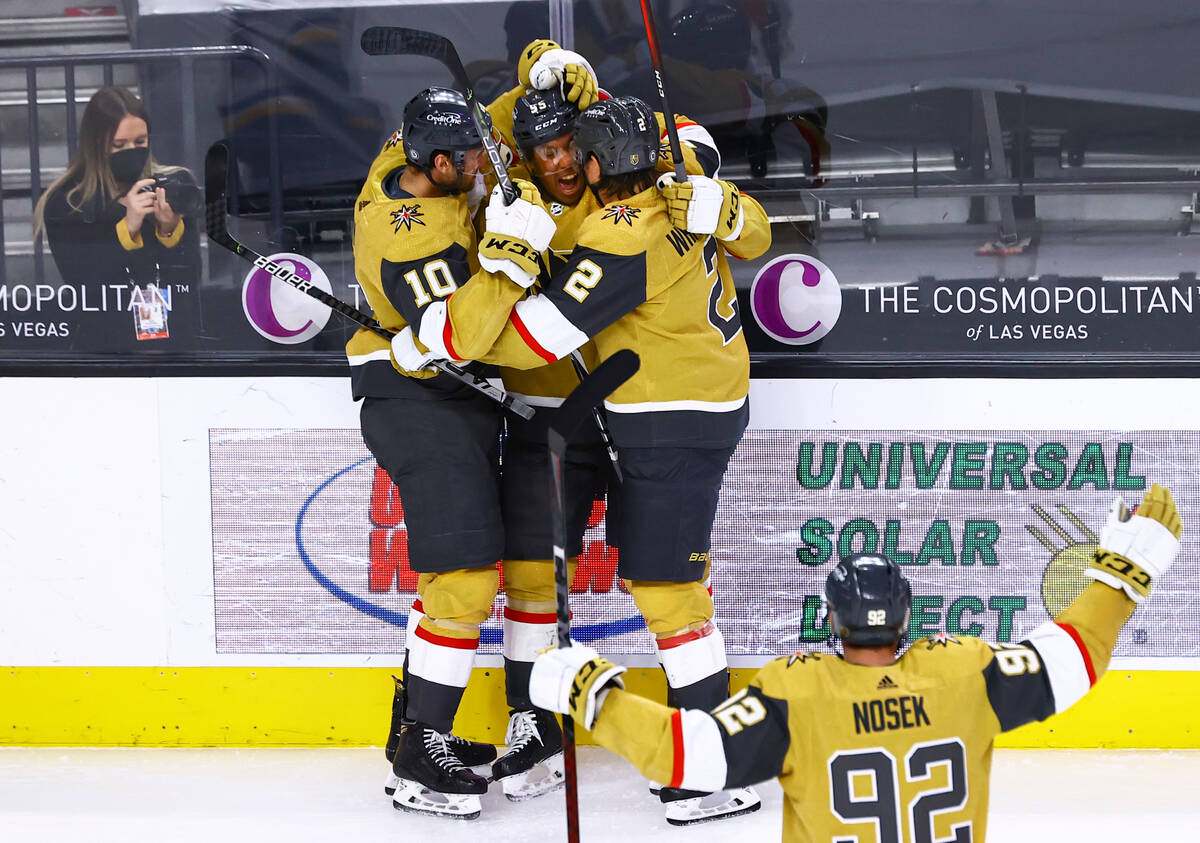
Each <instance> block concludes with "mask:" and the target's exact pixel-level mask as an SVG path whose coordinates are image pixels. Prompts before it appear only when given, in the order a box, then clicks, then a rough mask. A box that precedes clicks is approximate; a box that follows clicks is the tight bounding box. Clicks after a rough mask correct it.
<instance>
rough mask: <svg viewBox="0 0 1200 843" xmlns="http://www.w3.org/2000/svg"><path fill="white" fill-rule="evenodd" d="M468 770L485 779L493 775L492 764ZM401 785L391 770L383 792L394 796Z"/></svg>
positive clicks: (398, 778) (477, 765) (476, 766)
mask: <svg viewBox="0 0 1200 843" xmlns="http://www.w3.org/2000/svg"><path fill="white" fill-rule="evenodd" d="M467 769H469V770H470V771H471V772H473V773H478V774H479V775H481V776H483V777H484V778H485V779H486V778H490V777H491V774H492V765H491V764H476V765H475V766H474V767H468V768H467ZM399 785H400V777H399V776H397V775H396V774H395V773H393V772H391V771H390V770H389V771H388V775H387V781H385V782H384V783H383V792H384V793H386V794H387V795H388V796H391V795H392V794H394V793H395V792H396V788H397V787H399Z"/></svg>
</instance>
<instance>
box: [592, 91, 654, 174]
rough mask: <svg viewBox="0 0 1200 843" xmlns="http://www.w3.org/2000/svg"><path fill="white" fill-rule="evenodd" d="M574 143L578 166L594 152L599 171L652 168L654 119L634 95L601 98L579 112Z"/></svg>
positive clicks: (626, 170)
mask: <svg viewBox="0 0 1200 843" xmlns="http://www.w3.org/2000/svg"><path fill="white" fill-rule="evenodd" d="M575 146H576V147H577V148H578V149H579V156H580V162H579V163H580V166H582V165H583V164H585V163H587V159H588V156H589V155H595V156H596V160H597V161H599V162H600V173H601V175H605V176H615V175H618V174H619V173H636V172H638V171H639V170H646V169H652V168H653V167H654V165H655V163H657V161H658V146H659V135H658V121H656V120H655V119H654V112H653V111H651V110H650V106H648V105H646V103H644V102H642V101H641V100H640V99H638V98H637V97H614V98H613V99H609V100H601V101H600V102H597V103H595V104H593V105H592V106H590V107H589V108H588V109H587V111H585V112H583V113H582V114H580V115H579V120H578V122H576V124H575Z"/></svg>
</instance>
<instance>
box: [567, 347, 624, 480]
mask: <svg viewBox="0 0 1200 843" xmlns="http://www.w3.org/2000/svg"><path fill="white" fill-rule="evenodd" d="M568 356H569V357H570V358H571V365H572V366H574V367H575V374H576V375H577V376H578V377H579V382H580V383H583V382H584V381H585V380H587V377H588V370H587V364H586V363H584V362H583V355H582V354H580V353H579V349H576V350H575V351H572V352H571V353H570V354H569V355H568ZM592 421H594V422H595V423H596V430H598V431H600V440H601V441H602V442H603V443H604V450H605V451H606V452H607V453H608V460H609V462H611V463H612V470H613V474H614V475H615V476H616V478H617V482H618V483H620V482H621V479H622V478H621V464H620V463H619V462H618V461H617V446H616V444H615V443H614V442H613V438H612V431H610V430H609V429H608V422H606V421H605V420H604V413H603V412H601V410H600V407H599V406H596V407H592Z"/></svg>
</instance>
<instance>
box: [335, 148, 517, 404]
mask: <svg viewBox="0 0 1200 843" xmlns="http://www.w3.org/2000/svg"><path fill="white" fill-rule="evenodd" d="M404 166H405V158H404V148H403V144H402V142H401V137H400V133H399V132H396V133H395V134H393V135H392V136H391V138H389V139H388V141H387V142H386V143H385V144H384V146H383V149H382V150H381V151H380V153H379V155H378V157H376V159H375V161H374V163H373V164H372V165H371V169H370V171H369V172H368V174H367V179H366V181H365V183H364V184H363V187H362V190H361V191H360V192H359V196H358V201H357V202H356V203H355V206H354V272H355V276H356V277H357V279H358V283H359V286H360V287H361V288H362V291H363V294H364V295H365V296H366V298H367V301H368V302H369V303H370V305H371V309H372V310H373V312H374V315H375V318H376V320H378V322H379V323H380V324H381V325H382V326H383V327H384V328H387V329H389V330H391V331H398V330H400V329H401V328H403V327H404V326H405V325H412V326H413V327H414V330H417V329H419V327H420V324H421V319H422V316H423V315H424V313H425V311H426V310H427V308H428V307H429V305H430V304H431V303H433V302H436V301H442V300H444V299H445V298H446V297H448V296H450V295H451V294H452V293H454V292H455V290H457V289H458V288H459V287H461V286H462V285H464V284H465V283H466V282H467V280H468V279H469V278H471V276H472V275H474V274H476V273H480V274H481V275H483V276H488V275H489V273H486V272H480V270H479V261H478V257H477V254H476V248H475V244H476V235H475V229H474V228H473V226H472V221H471V216H470V212H469V210H468V207H467V198H466V196H465V195H462V194H460V195H458V196H442V197H435V198H427V197H413V196H410V195H408V194H406V193H404V192H403V191H401V190H400V189H399V187H398V183H397V180H398V178H399V175H400V173H401V172H402V170H403V168H404ZM491 280H492V282H493V283H492V284H491V285H490V286H489V287H488V290H490V291H491V292H492V293H493V294H494V296H495V298H493V299H492V300H491V301H490V302H486V303H485V304H486V305H487V306H489V307H490V308H491V309H492V310H493V311H498V312H499V313H501V314H504V313H507V312H508V310H509V309H511V307H512V305H513V303H514V302H515V301H516V299H517V298H518V297H519V295H520V291H519V290H517V291H513V290H511V289H510V288H512V287H513V285H512V284H509V283H507V281H505V283H504V284H503V285H501V284H500V283H498V282H496V279H491ZM481 291H482V290H481ZM500 321H501V322H502V321H503V318H502V317H501V318H500ZM346 357H347V359H348V361H349V363H350V378H351V387H352V390H353V394H354V397H355V398H356V399H358V398H362V397H363V396H367V395H370V396H374V397H402V396H405V397H416V398H426V397H437V394H438V393H439V392H445V391H457V390H458V389H461V388H464V387H462V384H461V383H460V382H458V381H457V380H455V379H453V378H449V377H447V376H445V375H441V374H438V373H436V372H435V371H430V370H422V371H419V372H407V371H404V370H402V369H400V368H399V367H398V366H396V364H395V361H394V359H393V358H392V354H391V345H390V343H389V342H388V340H386V339H384V338H383V337H381V336H379V335H378V334H376V333H374V332H373V331H370V330H368V329H367V328H360V329H359V330H358V331H357V332H356V333H355V334H354V335H353V336H352V337H351V338H350V340H349V341H348V342H347V343H346ZM413 379H417V380H423V381H425V383H423V384H416V383H414V382H413Z"/></svg>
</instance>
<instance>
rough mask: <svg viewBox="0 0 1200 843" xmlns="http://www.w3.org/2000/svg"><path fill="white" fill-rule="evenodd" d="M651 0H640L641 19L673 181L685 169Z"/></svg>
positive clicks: (684, 177) (684, 174) (682, 177)
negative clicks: (671, 159) (648, 47)
mask: <svg viewBox="0 0 1200 843" xmlns="http://www.w3.org/2000/svg"><path fill="white" fill-rule="evenodd" d="M650 2H651V0H641V3H642V20H643V21H644V22H645V24H646V41H647V43H648V44H649V45H650V63H651V64H652V65H653V66H654V84H655V85H657V86H658V98H659V100H660V101H661V102H662V113H663V123H665V124H666V125H667V142H668V143H669V144H670V145H671V157H673V158H674V159H675V181H677V182H685V181H687V170H686V169H684V166H683V146H682V145H680V143H679V130H678V129H676V128H675V112H674V111H672V110H671V106H670V105H668V104H667V89H666V88H665V87H664V86H663V60H662V53H660V52H659V50H658V28H657V27H656V26H655V25H654V13H653V12H652V11H650Z"/></svg>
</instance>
